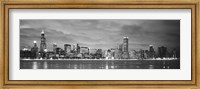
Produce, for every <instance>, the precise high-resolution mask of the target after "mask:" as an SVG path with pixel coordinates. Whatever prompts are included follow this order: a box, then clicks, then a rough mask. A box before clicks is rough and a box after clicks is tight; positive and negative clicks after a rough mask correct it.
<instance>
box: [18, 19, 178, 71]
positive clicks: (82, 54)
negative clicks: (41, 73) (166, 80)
mask: <svg viewBox="0 0 200 89" xmlns="http://www.w3.org/2000/svg"><path fill="white" fill-rule="evenodd" d="M19 29H20V50H19V51H20V58H19V59H20V60H19V61H20V69H180V60H181V59H180V20H134V19H21V20H20V25H19Z"/></svg>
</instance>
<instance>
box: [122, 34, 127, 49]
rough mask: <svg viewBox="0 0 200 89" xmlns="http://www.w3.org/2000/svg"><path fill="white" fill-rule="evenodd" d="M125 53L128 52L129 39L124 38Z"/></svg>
mask: <svg viewBox="0 0 200 89" xmlns="http://www.w3.org/2000/svg"><path fill="white" fill-rule="evenodd" d="M122 51H123V52H128V37H124V39H123V49H122Z"/></svg>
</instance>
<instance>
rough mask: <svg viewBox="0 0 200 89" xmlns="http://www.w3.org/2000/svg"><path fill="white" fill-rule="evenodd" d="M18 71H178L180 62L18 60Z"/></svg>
mask: <svg viewBox="0 0 200 89" xmlns="http://www.w3.org/2000/svg"><path fill="white" fill-rule="evenodd" d="M20 69H180V60H20Z"/></svg>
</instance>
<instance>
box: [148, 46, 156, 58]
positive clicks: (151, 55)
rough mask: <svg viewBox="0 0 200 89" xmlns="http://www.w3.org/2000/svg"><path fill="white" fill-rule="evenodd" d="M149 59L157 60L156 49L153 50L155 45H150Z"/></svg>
mask: <svg viewBox="0 0 200 89" xmlns="http://www.w3.org/2000/svg"><path fill="white" fill-rule="evenodd" d="M148 56H149V58H151V59H152V58H155V51H154V48H153V45H149V55H148Z"/></svg>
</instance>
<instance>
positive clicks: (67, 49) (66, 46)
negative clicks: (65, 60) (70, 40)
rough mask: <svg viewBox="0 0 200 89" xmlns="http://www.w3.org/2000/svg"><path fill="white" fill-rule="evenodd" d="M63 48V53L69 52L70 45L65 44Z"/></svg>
mask: <svg viewBox="0 0 200 89" xmlns="http://www.w3.org/2000/svg"><path fill="white" fill-rule="evenodd" d="M64 50H65V53H70V52H71V45H70V44H65V45H64Z"/></svg>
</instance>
